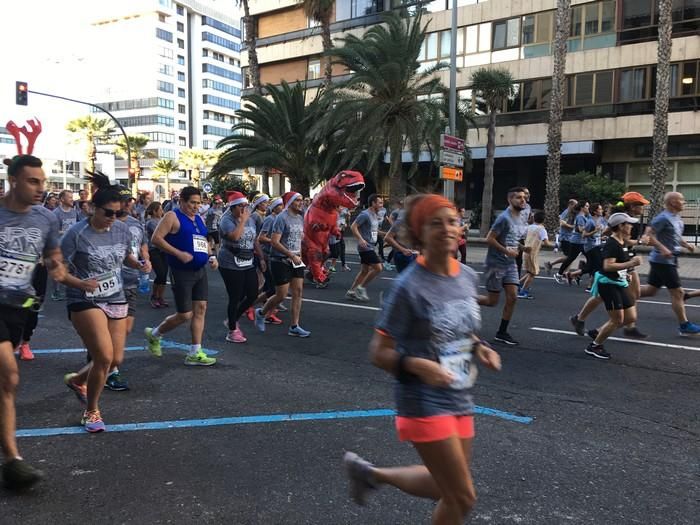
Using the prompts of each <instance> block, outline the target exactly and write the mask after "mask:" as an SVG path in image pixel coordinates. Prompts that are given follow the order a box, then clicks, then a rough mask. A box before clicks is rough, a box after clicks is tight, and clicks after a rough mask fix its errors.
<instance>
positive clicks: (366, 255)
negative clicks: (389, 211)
mask: <svg viewBox="0 0 700 525" xmlns="http://www.w3.org/2000/svg"><path fill="white" fill-rule="evenodd" d="M367 203H368V207H367V209H366V210H364V211H363V212H361V213H360V214H359V215H358V216H357V218H356V219H355V222H353V223H352V226H350V230H351V231H352V234H353V235H354V236H355V238H356V239H357V251H358V252H359V254H360V262H361V263H362V266H361V267H360V272H359V273H358V274H357V277H355V280H354V281H353V283H352V286H350V289H349V290H348V291H347V293H346V294H345V298H346V299H351V300H356V301H362V302H365V303H366V302H367V301H369V296H368V295H367V288H366V287H367V285H368V284H369V283H371V282H372V280H374V278H375V277H377V276H378V275H379V274H380V273H382V262H381V261H380V260H379V256H378V255H377V252H375V251H374V246H375V245H376V244H377V239H378V238H379V237H378V235H379V234H378V232H379V223H380V217H379V211H380V210H381V209H382V208H383V205H384V200H383V199H382V198H381V197H380V196H378V195H377V194H372V195H370V196H369V199H368V200H367Z"/></svg>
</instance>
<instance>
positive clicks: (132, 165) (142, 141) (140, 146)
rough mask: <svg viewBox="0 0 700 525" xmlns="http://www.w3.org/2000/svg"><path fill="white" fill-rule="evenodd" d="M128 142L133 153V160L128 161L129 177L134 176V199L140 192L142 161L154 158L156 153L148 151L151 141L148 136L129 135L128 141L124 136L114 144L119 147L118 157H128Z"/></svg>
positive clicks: (132, 190)
mask: <svg viewBox="0 0 700 525" xmlns="http://www.w3.org/2000/svg"><path fill="white" fill-rule="evenodd" d="M127 140H128V143H129V150H130V152H131V159H129V160H128V163H129V175H132V174H133V176H134V178H133V185H132V187H131V193H132V194H133V195H134V197H136V196H137V195H138V191H139V183H138V181H139V177H140V176H141V159H146V158H153V156H154V153H153V152H152V151H148V150H146V146H147V145H148V142H149V140H150V139H149V138H148V137H147V136H146V135H127V138H126V140H125V139H124V137H123V136H122V137H119V138H117V140H116V141H115V142H114V144H115V145H116V146H117V155H119V156H121V157H126V155H127V153H126V152H127V148H126V144H127ZM132 170H133V171H132ZM130 178H131V177H130Z"/></svg>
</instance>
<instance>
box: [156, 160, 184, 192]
mask: <svg viewBox="0 0 700 525" xmlns="http://www.w3.org/2000/svg"><path fill="white" fill-rule="evenodd" d="M178 167H179V165H178V163H177V162H176V161H174V160H172V159H158V160H157V161H156V162H155V163H154V164H153V171H155V172H156V173H157V174H158V175H159V176H161V177H163V178H164V179H165V195H166V198H170V174H171V173H173V172H175V171H177V170H178Z"/></svg>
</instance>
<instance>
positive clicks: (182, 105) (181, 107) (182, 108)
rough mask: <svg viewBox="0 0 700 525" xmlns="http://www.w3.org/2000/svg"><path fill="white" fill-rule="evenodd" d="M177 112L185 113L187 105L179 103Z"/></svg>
mask: <svg viewBox="0 0 700 525" xmlns="http://www.w3.org/2000/svg"><path fill="white" fill-rule="evenodd" d="M177 112H178V113H181V114H183V115H184V114H185V105H184V104H178V105H177Z"/></svg>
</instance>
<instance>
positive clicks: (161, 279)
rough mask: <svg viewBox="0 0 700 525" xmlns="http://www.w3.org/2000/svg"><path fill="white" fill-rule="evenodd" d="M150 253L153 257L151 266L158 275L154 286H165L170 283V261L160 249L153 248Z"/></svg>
mask: <svg viewBox="0 0 700 525" xmlns="http://www.w3.org/2000/svg"><path fill="white" fill-rule="evenodd" d="M148 253H149V255H150V256H151V266H152V267H153V271H154V272H155V274H156V278H155V280H154V281H153V284H165V283H166V282H167V281H168V260H167V259H166V258H165V254H164V253H163V252H161V251H160V250H159V249H158V248H151V249H150V250H148Z"/></svg>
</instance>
